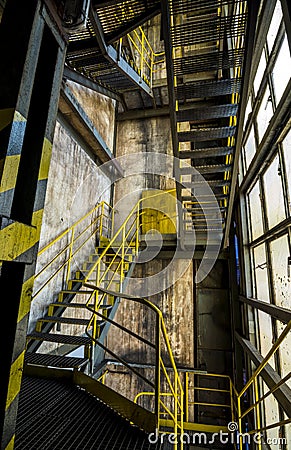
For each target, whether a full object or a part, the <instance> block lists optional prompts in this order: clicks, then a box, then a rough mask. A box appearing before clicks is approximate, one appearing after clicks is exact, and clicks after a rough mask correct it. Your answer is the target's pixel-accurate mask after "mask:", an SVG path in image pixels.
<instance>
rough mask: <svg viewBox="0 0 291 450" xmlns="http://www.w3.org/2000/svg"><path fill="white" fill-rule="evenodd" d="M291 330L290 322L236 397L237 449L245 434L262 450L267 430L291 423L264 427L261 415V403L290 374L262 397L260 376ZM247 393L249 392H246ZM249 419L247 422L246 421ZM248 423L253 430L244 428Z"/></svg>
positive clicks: (241, 446)
mask: <svg viewBox="0 0 291 450" xmlns="http://www.w3.org/2000/svg"><path fill="white" fill-rule="evenodd" d="M290 330H291V321H290V322H289V323H288V324H287V326H286V327H285V329H284V330H283V332H282V333H281V335H280V336H279V338H278V339H277V341H276V342H275V343H274V344H273V346H272V348H271V349H270V351H269V352H268V353H267V355H266V357H265V358H264V359H263V361H262V362H261V364H260V365H259V366H258V367H257V369H256V370H255V372H254V373H253V375H252V377H251V378H250V379H249V381H248V382H247V383H246V385H245V386H244V388H243V389H242V390H241V391H240V392H239V393H237V395H236V403H237V411H236V419H237V423H238V431H239V449H240V450H243V448H244V436H243V435H244V434H245V433H247V435H248V436H253V435H255V434H256V435H257V436H256V441H257V446H258V447H257V448H258V450H262V448H263V440H262V439H261V437H262V436H263V434H264V433H265V432H268V430H272V429H275V428H279V427H281V426H284V425H287V424H289V423H291V418H288V419H285V420H281V421H277V422H274V423H272V424H268V425H265V424H264V418H263V415H262V409H264V408H261V406H262V403H263V402H264V401H265V400H266V399H267V398H268V397H269V396H270V395H273V396H274V394H276V391H277V390H278V389H279V388H280V387H281V386H283V385H284V384H285V383H286V382H287V381H288V380H290V378H291V372H289V373H288V374H287V375H286V376H285V377H283V378H282V379H281V380H280V381H279V382H278V383H275V384H274V385H273V386H272V388H270V389H269V390H268V391H267V392H265V393H264V394H263V395H262V394H261V389H260V386H261V379H260V377H261V375H262V371H263V370H264V369H265V367H266V366H267V364H268V363H269V361H270V360H271V358H272V357H273V356H274V355H275V353H276V352H277V350H278V349H279V348H280V346H281V344H282V342H283V341H284V340H285V339H286V337H287V336H288V335H289V333H290ZM248 391H249V392H248ZM247 393H249V398H252V399H253V402H252V403H251V404H248V405H247V404H246V402H245V399H246V397H247ZM248 419H249V420H248ZM246 422H248V424H251V423H253V428H251V427H250V426H248V429H246V428H245V427H244V424H245V423H246Z"/></svg>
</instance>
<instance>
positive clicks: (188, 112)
mask: <svg viewBox="0 0 291 450" xmlns="http://www.w3.org/2000/svg"><path fill="white" fill-rule="evenodd" d="M237 110H238V105H237V104H226V105H216V106H207V107H204V108H191V109H183V110H180V111H178V112H177V121H178V122H191V121H197V120H205V119H219V118H222V117H231V116H236V114H237Z"/></svg>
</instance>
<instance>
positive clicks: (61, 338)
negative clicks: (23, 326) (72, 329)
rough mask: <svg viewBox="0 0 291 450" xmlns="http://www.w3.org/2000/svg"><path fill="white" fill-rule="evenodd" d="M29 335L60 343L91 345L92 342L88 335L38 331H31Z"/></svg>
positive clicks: (31, 337)
mask: <svg viewBox="0 0 291 450" xmlns="http://www.w3.org/2000/svg"><path fill="white" fill-rule="evenodd" d="M27 337H28V338H29V339H35V340H39V341H48V342H56V343H58V344H69V345H70V344H72V345H90V344H91V343H92V340H91V339H90V338H89V337H86V336H70V335H68V334H54V333H38V332H37V331H35V332H33V333H30V334H29V335H28V336H27Z"/></svg>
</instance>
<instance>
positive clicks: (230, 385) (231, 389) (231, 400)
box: [229, 377, 235, 422]
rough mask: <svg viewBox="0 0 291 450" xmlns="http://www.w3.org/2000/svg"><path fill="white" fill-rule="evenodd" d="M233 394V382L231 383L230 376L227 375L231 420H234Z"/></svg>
mask: <svg viewBox="0 0 291 450" xmlns="http://www.w3.org/2000/svg"><path fill="white" fill-rule="evenodd" d="M233 394H234V390H233V384H232V381H231V378H230V377H229V395H230V408H231V420H232V422H235V416H234V401H233Z"/></svg>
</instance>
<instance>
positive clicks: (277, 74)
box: [273, 34, 291, 105]
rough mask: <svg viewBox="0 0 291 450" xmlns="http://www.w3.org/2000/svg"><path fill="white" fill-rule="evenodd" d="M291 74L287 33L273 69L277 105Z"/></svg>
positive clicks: (290, 57)
mask: <svg viewBox="0 0 291 450" xmlns="http://www.w3.org/2000/svg"><path fill="white" fill-rule="evenodd" d="M290 76H291V56H290V50H289V45H288V40H287V36H286V34H285V38H284V41H283V44H282V47H281V49H280V51H279V54H278V57H277V59H276V62H275V66H274V69H273V83H274V90H275V97H276V103H277V105H278V103H279V101H280V99H281V97H282V95H283V92H284V91H285V89H286V86H287V83H288V81H289V80H290Z"/></svg>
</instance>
